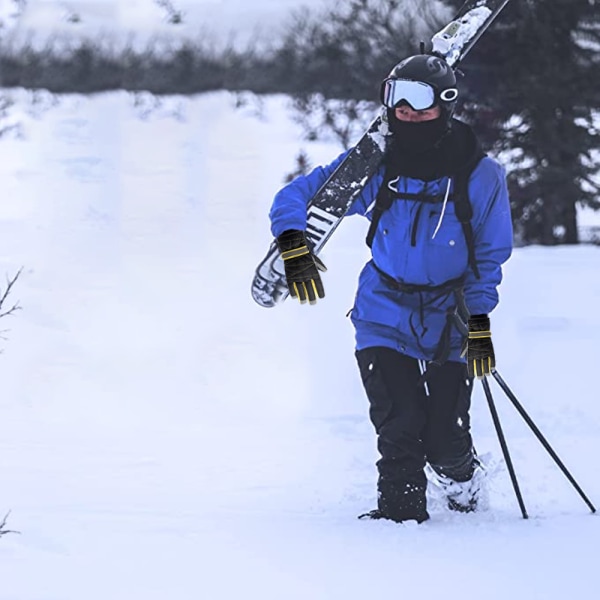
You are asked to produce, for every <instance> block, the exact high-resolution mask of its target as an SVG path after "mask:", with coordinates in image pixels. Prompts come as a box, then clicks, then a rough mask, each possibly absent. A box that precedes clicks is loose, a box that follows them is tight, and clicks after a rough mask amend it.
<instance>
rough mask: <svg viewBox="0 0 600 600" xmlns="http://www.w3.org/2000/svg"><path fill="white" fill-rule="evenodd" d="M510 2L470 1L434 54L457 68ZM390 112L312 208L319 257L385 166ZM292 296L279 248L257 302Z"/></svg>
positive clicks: (269, 259)
mask: <svg viewBox="0 0 600 600" xmlns="http://www.w3.org/2000/svg"><path fill="white" fill-rule="evenodd" d="M508 1H509V0H467V1H466V2H465V3H464V4H463V6H462V7H461V9H460V10H459V11H458V14H457V15H456V17H455V18H454V19H453V20H452V21H451V22H450V23H448V25H446V26H445V27H444V28H443V29H441V30H440V31H439V32H438V33H436V34H435V35H434V36H433V37H432V39H431V43H432V54H436V55H437V56H440V57H441V58H444V59H445V60H446V62H447V63H448V64H449V65H450V66H451V67H454V68H455V67H456V66H457V65H458V63H459V62H460V61H461V60H462V59H464V57H465V56H466V55H467V53H468V52H469V51H470V50H471V48H472V47H473V46H474V44H475V43H476V42H477V40H478V39H479V37H480V36H481V35H482V34H483V33H484V32H485V30H486V29H487V28H488V27H489V26H490V25H491V23H492V22H493V21H494V19H495V18H496V17H497V16H498V14H499V13H500V11H501V10H502V9H503V8H504V6H505V5H506V4H507V3H508ZM385 117H386V112H385V110H382V111H381V114H380V115H379V116H378V117H377V118H376V119H375V120H374V121H373V123H372V124H371V126H370V127H369V129H368V130H367V131H366V133H365V134H364V135H363V136H362V138H361V139H360V140H359V142H358V143H357V144H356V146H354V148H353V149H352V151H351V152H350V153H349V154H348V155H347V156H346V158H345V159H344V160H343V161H342V162H341V163H340V165H339V166H338V168H337V169H336V170H335V171H334V172H333V173H332V174H331V176H330V177H329V178H328V179H327V181H325V183H324V184H323V185H322V186H321V188H320V189H319V190H318V191H317V193H316V194H315V195H314V197H313V198H312V199H311V200H310V202H309V203H308V206H307V224H306V237H307V238H308V240H309V241H310V243H311V244H312V245H313V251H314V253H315V254H317V255H318V254H319V252H320V251H321V250H322V248H323V246H324V245H325V244H326V243H327V241H328V240H329V238H330V237H331V235H332V234H333V232H334V231H335V230H336V228H337V227H338V225H339V224H340V222H341V220H342V219H343V218H344V215H345V214H346V213H347V211H348V209H349V208H350V206H351V205H352V203H353V202H354V200H355V199H356V198H357V196H358V195H359V194H360V193H361V191H362V190H363V188H364V186H365V184H366V183H367V181H368V180H369V178H370V177H371V176H372V175H373V174H374V173H375V172H376V171H377V170H378V168H379V167H380V165H381V162H382V159H383V154H384V151H385V145H386V136H387V135H388V127H387V122H386V119H385ZM288 294H289V290H288V287H287V283H286V279H285V271H284V267H283V260H282V259H281V256H280V253H279V249H278V248H277V245H276V243H275V242H273V243H272V244H271V246H270V248H269V251H268V253H267V255H266V256H265V258H264V259H263V260H262V261H261V262H260V264H259V265H258V267H257V269H256V272H255V274H254V279H253V280H252V298H254V300H255V301H256V302H257V303H258V304H259V305H260V306H264V307H272V306H275V305H276V304H279V303H281V302H283V300H285V298H286V297H287V296H288Z"/></svg>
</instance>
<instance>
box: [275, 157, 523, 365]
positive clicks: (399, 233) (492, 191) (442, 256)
mask: <svg viewBox="0 0 600 600" xmlns="http://www.w3.org/2000/svg"><path fill="white" fill-rule="evenodd" d="M346 154H347V153H346V152H345V153H343V154H342V155H340V156H339V157H338V158H337V159H336V160H334V161H333V162H332V163H331V164H329V165H327V166H322V167H317V168H316V169H314V170H313V171H312V172H311V173H309V174H308V175H306V176H300V177H298V178H296V179H295V180H294V181H292V182H291V183H289V184H288V185H286V186H285V187H284V188H283V189H281V190H280V191H279V192H278V193H277V195H276V196H275V199H274V201H273V205H272V207H271V211H270V219H271V232H272V233H273V235H274V236H276V237H277V236H278V235H279V234H281V233H282V232H284V231H286V230H288V229H300V230H305V229H306V212H307V203H308V202H309V200H310V199H311V198H312V196H313V195H314V194H315V193H316V192H317V191H318V189H319V188H320V187H321V185H322V184H323V183H324V182H325V180H326V179H327V178H328V177H329V176H330V175H331V173H332V172H333V171H334V170H335V168H336V167H337V166H338V165H339V163H340V162H341V161H342V160H343V159H344V157H345V155H346ZM383 181H384V168H383V167H381V168H380V170H379V171H378V172H377V173H376V174H375V175H374V176H373V177H371V179H370V180H369V181H368V182H367V184H366V186H365V187H364V189H363V191H362V192H361V194H360V195H359V196H358V197H357V199H356V200H355V201H354V203H353V204H352V206H351V208H350V210H349V211H348V213H347V216H350V215H353V214H358V215H362V216H366V218H367V219H369V220H370V219H371V217H372V206H373V204H374V201H375V198H376V196H377V192H378V190H379V188H380V186H381V185H382V184H383ZM448 186H450V188H449V190H448ZM468 188H469V200H470V202H471V206H472V208H473V217H472V219H471V224H472V227H473V234H474V247H475V258H476V261H477V267H478V269H479V273H480V278H479V279H477V277H476V276H475V273H474V272H473V270H472V269H471V267H470V266H469V264H468V249H467V243H466V240H465V236H464V232H463V227H462V225H461V223H460V221H459V220H458V218H457V216H456V214H455V210H454V203H453V202H447V203H446V207H445V210H444V211H443V213H442V209H443V206H442V203H437V204H424V203H423V202H420V201H418V200H404V199H398V200H395V201H394V202H393V203H392V206H391V208H389V209H388V210H386V211H385V212H384V213H383V214H382V216H381V219H380V220H379V223H378V225H377V229H376V233H375V237H374V239H373V244H372V249H371V250H372V259H371V260H370V261H369V262H368V263H367V264H366V265H365V267H364V268H363V270H362V272H361V274H360V276H359V281H358V290H357V292H356V298H355V302H354V307H353V309H352V313H351V318H352V322H353V325H354V327H355V331H356V349H357V350H361V349H363V348H366V347H372V346H386V347H390V348H393V349H395V350H397V351H399V352H402V353H404V354H407V355H409V356H412V357H414V358H418V359H424V360H433V359H434V357H435V353H436V349H437V348H438V344H439V342H440V336H441V334H442V331H443V330H444V326H445V325H446V316H447V313H448V310H451V309H452V308H453V307H455V306H456V303H457V299H456V296H455V294H454V293H451V292H449V293H441V294H440V292H439V288H438V290H437V291H435V290H431V291H427V290H425V291H422V289H421V287H419V289H420V290H421V291H418V292H406V291H400V290H398V289H395V288H394V286H390V279H389V278H391V279H393V280H395V281H397V282H401V283H403V284H415V285H417V286H431V287H433V286H440V285H443V284H444V283H447V282H448V281H450V280H454V279H457V278H463V279H464V281H463V290H464V299H465V301H466V306H467V309H468V311H469V313H470V314H472V315H473V314H484V313H485V314H487V313H490V312H491V311H492V310H493V309H494V308H495V307H496V305H497V303H498V291H497V288H498V285H499V284H500V282H501V280H502V268H501V265H502V264H503V263H504V262H505V261H506V260H508V258H509V257H510V254H511V251H512V240H513V235H512V223H511V215H510V205H509V200H508V192H507V187H506V176H505V171H504V168H503V167H502V166H501V165H500V164H499V163H498V162H496V161H495V160H494V159H492V158H490V157H487V156H486V157H484V158H483V159H482V160H481V161H480V162H479V164H478V165H477V166H476V167H475V169H474V170H473V172H472V174H471V177H470V179H469V183H468ZM397 189H398V191H399V192H408V193H414V194H419V193H426V194H428V195H441V196H444V195H446V192H447V191H450V194H451V192H452V189H453V181H452V178H448V177H443V178H440V179H436V180H433V181H427V182H426V181H423V180H420V179H413V178H410V177H400V178H399V180H398V182H397ZM463 339H464V338H463V334H462V333H461V332H459V331H458V329H457V328H453V329H452V332H451V337H450V354H449V356H448V360H454V361H462V360H463V359H462V358H461V357H460V353H461V348H462V344H463Z"/></svg>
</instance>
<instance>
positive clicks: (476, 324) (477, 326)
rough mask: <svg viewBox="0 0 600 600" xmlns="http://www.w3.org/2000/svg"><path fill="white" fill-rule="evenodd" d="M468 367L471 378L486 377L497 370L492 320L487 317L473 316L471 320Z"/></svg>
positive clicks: (468, 341)
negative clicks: (491, 327)
mask: <svg viewBox="0 0 600 600" xmlns="http://www.w3.org/2000/svg"><path fill="white" fill-rule="evenodd" d="M467 367H468V369H469V377H484V376H485V375H489V374H490V373H491V372H492V369H495V368H496V357H495V356H494V346H493V345H492V332H491V331H490V319H489V317H488V316H487V315H472V316H471V317H470V318H469V338H468V340H467Z"/></svg>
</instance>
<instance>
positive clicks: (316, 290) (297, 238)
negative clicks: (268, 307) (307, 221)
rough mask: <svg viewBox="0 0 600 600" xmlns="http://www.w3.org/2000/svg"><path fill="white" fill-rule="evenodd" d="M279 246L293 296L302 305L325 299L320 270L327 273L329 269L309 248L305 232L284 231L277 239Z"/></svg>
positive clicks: (295, 230)
mask: <svg viewBox="0 0 600 600" xmlns="http://www.w3.org/2000/svg"><path fill="white" fill-rule="evenodd" d="M277 246H278V247H279V250H280V252H281V258H283V264H284V267H285V278H286V280H287V284H288V288H289V290H290V294H291V296H292V297H293V298H298V300H300V302H301V303H304V302H306V300H307V299H308V301H309V302H310V304H315V303H316V301H317V297H318V298H325V291H324V289H323V282H322V281H321V276H320V275H319V270H321V271H326V270H327V267H325V265H324V264H323V263H322V262H321V260H320V259H319V258H318V257H317V256H315V255H314V254H313V253H312V252H311V251H310V249H309V248H308V245H307V243H306V236H305V235H304V232H303V231H299V230H297V229H289V230H287V231H284V232H283V233H282V234H281V235H280V236H279V237H278V238H277Z"/></svg>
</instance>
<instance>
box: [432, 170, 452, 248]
mask: <svg viewBox="0 0 600 600" xmlns="http://www.w3.org/2000/svg"><path fill="white" fill-rule="evenodd" d="M451 183H452V178H451V177H448V185H447V187H446V195H445V196H444V204H443V205H442V214H441V215H440V220H439V221H438V224H437V227H436V228H435V231H434V232H433V237H432V238H431V239H432V240H433V239H435V236H436V235H437V232H438V231H439V230H440V227H441V226H442V221H443V219H444V213H445V212H446V205H447V204H448V196H450V185H451Z"/></svg>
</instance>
